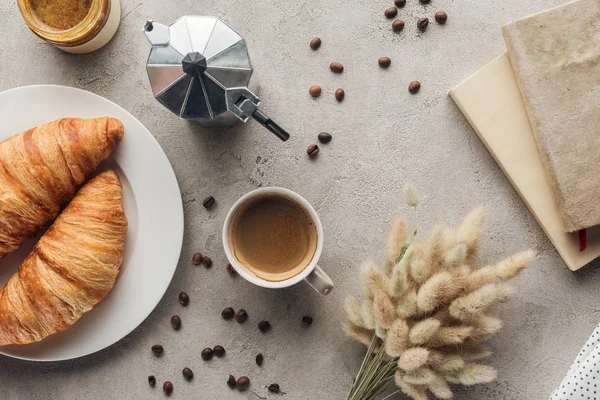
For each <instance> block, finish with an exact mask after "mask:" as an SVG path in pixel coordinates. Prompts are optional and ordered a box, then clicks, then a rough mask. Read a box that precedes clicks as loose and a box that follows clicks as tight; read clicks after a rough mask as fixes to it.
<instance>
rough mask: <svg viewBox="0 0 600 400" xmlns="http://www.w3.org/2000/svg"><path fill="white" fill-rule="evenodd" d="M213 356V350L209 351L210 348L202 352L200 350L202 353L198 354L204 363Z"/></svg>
mask: <svg viewBox="0 0 600 400" xmlns="http://www.w3.org/2000/svg"><path fill="white" fill-rule="evenodd" d="M213 354H214V351H213V349H211V348H210V347H207V348H205V349H204V350H202V353H200V356H201V357H202V359H203V360H204V361H208V360H210V359H211V358H213Z"/></svg>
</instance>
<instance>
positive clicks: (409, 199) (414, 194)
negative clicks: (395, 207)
mask: <svg viewBox="0 0 600 400" xmlns="http://www.w3.org/2000/svg"><path fill="white" fill-rule="evenodd" d="M402 191H403V192H404V202H406V204H407V205H408V206H410V207H416V206H418V205H419V191H418V190H417V188H416V187H415V185H413V184H412V183H410V182H408V183H406V184H405V185H404V188H403V189H402Z"/></svg>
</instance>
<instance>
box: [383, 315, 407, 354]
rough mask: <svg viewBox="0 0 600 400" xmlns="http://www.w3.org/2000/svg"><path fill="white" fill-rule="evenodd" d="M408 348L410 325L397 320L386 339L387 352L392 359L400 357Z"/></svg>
mask: <svg viewBox="0 0 600 400" xmlns="http://www.w3.org/2000/svg"><path fill="white" fill-rule="evenodd" d="M407 348H408V325H407V324H406V321H404V320H401V319H397V320H396V321H394V323H393V324H392V327H391V328H390V329H389V330H388V333H387V336H386V338H385V352H386V353H387V355H388V356H390V357H394V358H396V357H400V356H401V355H402V353H403V352H404V351H406V349H407Z"/></svg>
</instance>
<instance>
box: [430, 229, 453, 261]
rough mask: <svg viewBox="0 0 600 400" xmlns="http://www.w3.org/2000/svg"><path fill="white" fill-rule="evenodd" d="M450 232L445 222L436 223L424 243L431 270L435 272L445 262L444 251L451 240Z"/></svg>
mask: <svg viewBox="0 0 600 400" xmlns="http://www.w3.org/2000/svg"><path fill="white" fill-rule="evenodd" d="M451 235H452V234H451V232H450V229H449V228H448V226H447V225H446V224H437V225H436V226H434V227H433V229H432V230H431V234H430V235H429V237H428V238H427V242H426V245H425V253H426V254H427V255H428V262H429V263H430V268H431V272H432V273H435V272H437V271H438V270H439V269H440V268H441V267H442V266H443V265H444V263H445V253H446V250H447V247H448V243H450V242H452V240H451Z"/></svg>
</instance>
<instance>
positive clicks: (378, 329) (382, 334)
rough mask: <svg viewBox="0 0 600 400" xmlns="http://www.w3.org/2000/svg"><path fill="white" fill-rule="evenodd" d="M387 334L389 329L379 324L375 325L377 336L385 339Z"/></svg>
mask: <svg viewBox="0 0 600 400" xmlns="http://www.w3.org/2000/svg"><path fill="white" fill-rule="evenodd" d="M386 335H387V330H386V329H385V328H382V327H381V326H379V325H376V326H375V336H377V337H378V338H379V339H381V340H385V337H386Z"/></svg>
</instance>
